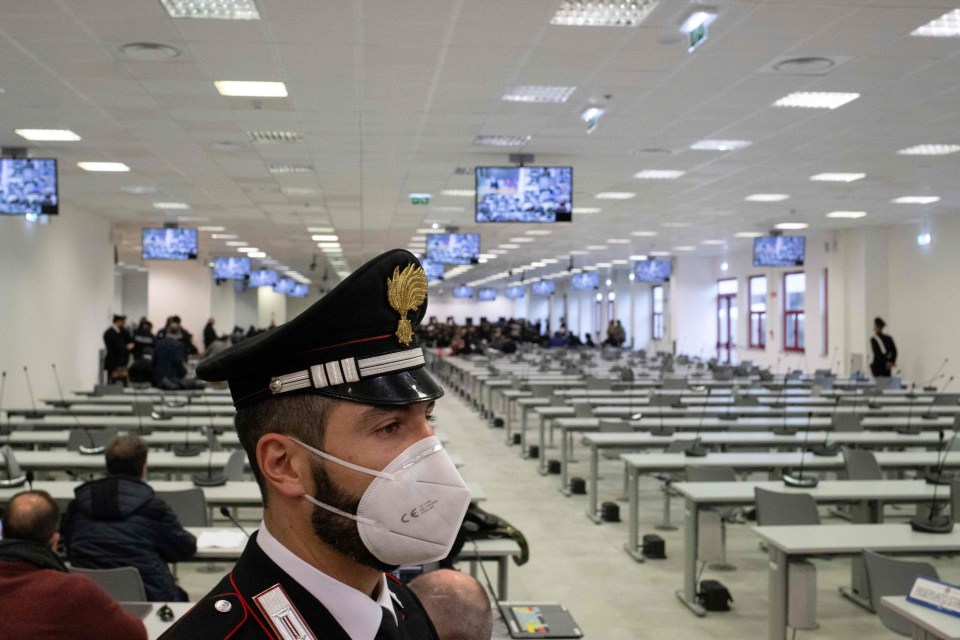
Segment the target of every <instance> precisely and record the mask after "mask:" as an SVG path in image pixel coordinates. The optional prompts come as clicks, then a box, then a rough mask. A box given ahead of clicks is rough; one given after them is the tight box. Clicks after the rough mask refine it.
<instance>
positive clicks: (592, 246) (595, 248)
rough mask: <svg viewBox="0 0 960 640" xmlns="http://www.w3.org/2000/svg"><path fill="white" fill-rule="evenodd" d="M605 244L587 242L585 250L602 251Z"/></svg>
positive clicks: (604, 248)
mask: <svg viewBox="0 0 960 640" xmlns="http://www.w3.org/2000/svg"><path fill="white" fill-rule="evenodd" d="M606 248H607V245H605V244H588V245H587V251H604V250H606Z"/></svg>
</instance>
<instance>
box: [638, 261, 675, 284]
mask: <svg viewBox="0 0 960 640" xmlns="http://www.w3.org/2000/svg"><path fill="white" fill-rule="evenodd" d="M633 275H634V277H635V278H636V279H637V282H666V281H667V280H669V279H670V261H669V260H639V261H637V262H636V263H635V264H634V265H633Z"/></svg>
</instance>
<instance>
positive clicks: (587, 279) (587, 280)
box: [570, 271, 600, 289]
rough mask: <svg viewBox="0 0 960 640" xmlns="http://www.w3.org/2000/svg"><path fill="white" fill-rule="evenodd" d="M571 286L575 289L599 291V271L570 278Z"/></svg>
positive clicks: (586, 272) (576, 274) (578, 274)
mask: <svg viewBox="0 0 960 640" xmlns="http://www.w3.org/2000/svg"><path fill="white" fill-rule="evenodd" d="M570 286H571V287H573V288H574V289H599V288H600V273H599V272H597V271H584V272H583V273H575V274H573V275H572V276H570Z"/></svg>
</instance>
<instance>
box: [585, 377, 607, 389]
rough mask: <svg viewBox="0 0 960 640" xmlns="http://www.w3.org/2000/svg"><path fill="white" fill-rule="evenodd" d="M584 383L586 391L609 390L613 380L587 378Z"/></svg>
mask: <svg viewBox="0 0 960 640" xmlns="http://www.w3.org/2000/svg"><path fill="white" fill-rule="evenodd" d="M585 382H586V385H587V389H609V388H610V387H611V385H612V384H613V380H609V379H605V378H587V379H586V380H585Z"/></svg>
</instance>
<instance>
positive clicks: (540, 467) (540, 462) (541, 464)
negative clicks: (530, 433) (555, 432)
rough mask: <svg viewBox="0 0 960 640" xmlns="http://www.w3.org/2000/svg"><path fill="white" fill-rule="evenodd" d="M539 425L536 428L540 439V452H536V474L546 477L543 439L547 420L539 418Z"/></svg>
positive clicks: (545, 452)
mask: <svg viewBox="0 0 960 640" xmlns="http://www.w3.org/2000/svg"><path fill="white" fill-rule="evenodd" d="M539 422H540V425H539V428H538V433H539V438H540V450H539V451H538V452H537V453H538V455H537V473H539V474H540V475H542V476H545V475H547V447H546V444H547V442H546V439H545V438H544V430H545V429H546V427H547V420H546V419H545V418H544V417H543V416H540V421H539Z"/></svg>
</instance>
